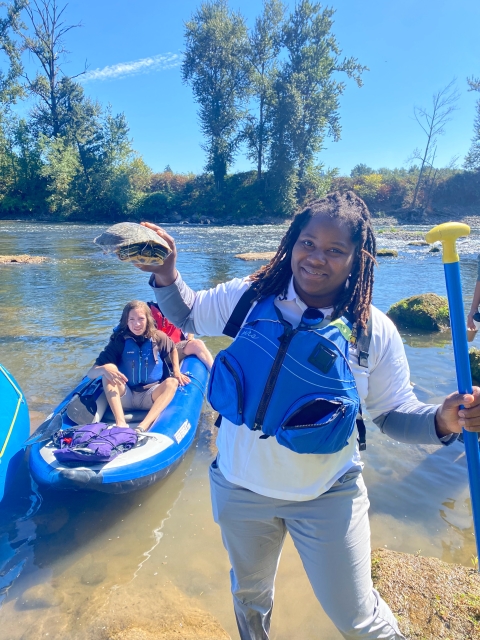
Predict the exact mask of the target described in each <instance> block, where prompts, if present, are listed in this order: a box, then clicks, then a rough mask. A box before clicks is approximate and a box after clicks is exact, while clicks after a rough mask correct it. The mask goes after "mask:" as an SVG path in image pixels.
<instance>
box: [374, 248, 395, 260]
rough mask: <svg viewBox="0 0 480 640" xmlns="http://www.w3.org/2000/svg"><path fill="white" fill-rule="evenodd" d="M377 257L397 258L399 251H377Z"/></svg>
mask: <svg viewBox="0 0 480 640" xmlns="http://www.w3.org/2000/svg"><path fill="white" fill-rule="evenodd" d="M377 256H381V257H383V258H385V257H387V258H397V257H398V251H396V250H395V249H377Z"/></svg>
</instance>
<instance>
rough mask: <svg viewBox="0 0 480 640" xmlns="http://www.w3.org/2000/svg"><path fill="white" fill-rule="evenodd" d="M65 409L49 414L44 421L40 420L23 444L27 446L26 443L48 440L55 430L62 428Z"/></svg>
mask: <svg viewBox="0 0 480 640" xmlns="http://www.w3.org/2000/svg"><path fill="white" fill-rule="evenodd" d="M65 409H66V407H65ZM65 409H62V411H60V412H59V413H56V414H55V415H53V416H52V415H50V416H49V417H48V418H47V419H46V420H44V422H42V424H41V425H40V426H39V427H37V429H36V430H35V431H34V433H32V435H31V436H30V437H29V438H28V439H27V440H25V443H24V444H25V446H27V447H28V445H30V444H35V443H36V442H43V441H45V440H50V438H51V437H52V436H53V434H54V433H55V431H58V430H59V429H61V428H62V424H63V420H62V416H63V414H64V413H65Z"/></svg>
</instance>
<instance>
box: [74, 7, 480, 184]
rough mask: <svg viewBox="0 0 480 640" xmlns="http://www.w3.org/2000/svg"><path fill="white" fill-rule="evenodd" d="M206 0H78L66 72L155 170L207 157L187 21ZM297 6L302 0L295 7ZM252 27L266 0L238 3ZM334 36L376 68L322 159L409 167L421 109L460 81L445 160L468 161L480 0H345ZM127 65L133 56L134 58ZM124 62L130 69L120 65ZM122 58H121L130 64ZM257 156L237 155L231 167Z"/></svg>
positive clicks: (190, 166) (350, 85)
mask: <svg viewBox="0 0 480 640" xmlns="http://www.w3.org/2000/svg"><path fill="white" fill-rule="evenodd" d="M199 4H200V2H197V1H193V0H179V1H177V2H171V1H168V2H167V1H166V0H156V1H154V0H143V2H132V0H71V1H70V2H69V5H68V8H67V10H66V14H65V16H66V19H67V21H68V22H70V23H77V22H81V23H82V25H83V26H82V28H80V29H74V30H73V31H71V32H70V33H69V34H68V36H67V41H66V44H67V48H68V49H69V50H70V52H71V53H70V54H69V56H68V66H67V67H66V69H67V71H68V72H69V73H72V74H73V73H75V72H76V71H78V70H81V69H82V68H83V65H84V63H85V61H87V63H88V66H89V78H87V81H86V82H85V85H84V87H85V90H86V92H87V94H88V95H89V96H90V97H92V98H94V99H98V100H99V101H100V102H101V103H102V104H104V105H106V104H107V103H110V104H111V106H112V110H113V112H114V113H117V112H120V111H123V112H124V113H125V115H126V118H127V121H128V123H129V125H130V131H131V136H132V138H133V143H134V147H135V149H136V150H137V151H138V152H139V153H140V154H141V155H142V156H143V158H144V160H145V161H146V162H147V164H148V165H149V166H150V167H151V168H152V169H153V170H154V171H161V170H162V169H163V168H164V167H165V165H167V164H170V166H171V167H172V169H173V170H174V171H179V172H189V171H192V172H195V173H197V172H200V171H202V168H203V165H204V162H205V157H204V152H203V151H202V149H201V143H202V137H201V134H200V131H199V127H198V120H197V105H196V104H195V102H194V100H193V96H192V92H191V90H190V88H189V87H188V86H186V85H184V84H183V83H182V80H181V73H180V62H181V52H182V48H183V46H184V42H183V32H184V22H185V21H186V20H188V19H189V18H190V16H191V15H192V13H193V12H194V10H195V8H196V7H197V6H198V5H199ZM286 4H287V5H288V6H289V7H293V6H294V2H293V1H292V2H287V3H286ZM230 6H231V7H232V8H233V9H240V10H241V11H242V13H243V14H244V15H245V16H246V18H247V20H248V23H249V25H252V24H253V21H254V18H255V16H256V15H257V14H258V13H259V12H260V11H261V6H262V3H261V2H260V0H256V1H253V0H242V2H241V3H240V2H238V1H235V0H231V1H230ZM328 6H333V7H334V8H335V9H336V14H335V24H334V26H333V32H334V34H335V35H336V37H337V40H338V43H339V45H340V47H341V48H342V51H343V55H345V56H355V57H356V58H358V60H359V62H360V63H362V64H364V65H366V66H368V67H369V68H370V71H369V72H366V73H365V74H364V86H363V87H362V88H361V89H358V88H357V86H356V85H355V83H354V82H353V81H348V82H347V89H346V91H345V93H344V95H343V97H342V98H341V108H340V116H341V124H342V140H341V141H340V142H336V143H335V142H333V141H331V140H329V139H327V140H326V149H325V150H324V151H322V153H321V154H320V156H319V161H320V162H322V163H323V164H324V165H325V166H327V167H338V168H339V169H340V170H341V172H342V173H343V174H348V173H349V172H350V170H351V169H352V167H353V166H354V165H355V164H357V163H360V162H364V163H366V164H368V165H369V166H372V167H374V168H379V167H382V166H384V167H385V166H386V167H391V168H393V167H395V166H405V165H406V161H407V159H408V157H409V156H410V154H411V152H412V151H413V149H414V148H415V147H417V146H421V145H422V144H423V137H422V136H423V134H422V132H421V130H420V128H419V126H418V124H416V123H415V121H414V119H413V107H414V105H417V106H425V107H429V105H430V104H431V99H432V95H433V93H434V92H436V91H438V90H439V89H441V88H443V87H444V86H445V85H446V84H448V83H449V82H450V81H451V80H452V79H453V78H454V77H456V78H457V84H458V89H459V91H460V93H461V98H460V101H459V103H458V107H459V109H458V111H456V112H455V114H454V116H453V120H452V121H451V122H449V123H448V124H447V127H446V134H445V135H444V136H443V137H442V138H441V139H440V141H439V145H438V164H439V165H440V166H444V165H447V164H448V163H449V162H450V160H451V158H452V157H453V156H456V155H458V156H460V163H461V162H462V161H463V158H464V156H465V154H466V152H467V151H468V148H469V146H470V140H471V137H472V134H473V119H474V116H475V102H476V100H477V99H478V98H479V97H480V95H479V94H478V93H474V92H468V91H467V89H468V87H467V82H466V78H467V77H470V76H477V77H478V76H480V46H479V40H480V2H479V1H478V0H455V1H452V0H450V1H446V0H423V2H419V1H418V0H402V1H401V2H397V1H395V0H363V2H360V0H338V1H337V2H335V3H333V4H329V5H328ZM126 63H129V64H126ZM119 65H121V66H119ZM122 65H123V66H122ZM249 168H251V164H250V163H249V161H248V160H246V159H245V158H244V157H242V156H239V157H238V159H237V161H236V163H235V166H234V170H247V169H249Z"/></svg>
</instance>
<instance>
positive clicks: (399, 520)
mask: <svg viewBox="0 0 480 640" xmlns="http://www.w3.org/2000/svg"><path fill="white" fill-rule="evenodd" d="M285 228H286V227H282V226H276V227H271V226H270V227H263V226H258V227H229V228H215V227H206V226H187V225H185V226H172V227H168V230H169V231H170V232H171V233H173V234H174V235H175V238H176V240H177V243H178V246H179V250H180V257H179V268H180V270H181V272H182V274H183V276H184V278H185V279H186V280H187V281H188V283H189V284H190V285H191V286H193V287H194V288H198V287H208V286H213V285H215V284H217V283H219V282H222V281H224V280H226V279H228V278H232V277H235V276H243V275H247V274H248V273H251V272H252V271H253V270H254V269H255V268H257V267H258V266H259V265H260V263H255V262H254V263H250V262H243V261H240V260H238V259H235V258H234V255H235V254H236V253H242V252H246V251H266V250H273V249H275V248H276V246H277V244H278V241H279V239H280V238H281V236H282V234H283V233H284V231H285ZM415 229H417V230H422V228H419V227H416V228H415ZM101 230H102V228H101V227H97V226H93V225H84V226H80V225H61V226H59V225H46V224H29V223H23V222H0V254H19V253H30V254H32V255H45V256H48V257H50V258H51V261H49V262H47V263H43V264H38V265H18V264H14V265H0V362H1V363H2V364H3V365H4V366H6V367H7V368H8V369H9V370H10V371H11V372H12V373H13V375H14V376H15V377H16V379H17V381H18V382H19V383H20V385H21V386H22V388H23V390H24V392H25V394H26V396H27V400H28V403H29V407H30V410H31V415H32V422H34V423H36V424H38V422H39V421H40V420H41V419H42V417H43V416H45V414H46V413H48V412H50V410H51V409H52V407H53V406H54V405H56V404H57V403H58V402H59V401H60V400H61V399H62V397H63V396H64V395H65V394H66V393H67V391H69V390H70V389H71V387H72V385H73V384H74V383H75V382H76V381H78V379H79V378H81V377H82V375H83V373H84V372H85V370H86V369H87V368H88V367H89V366H90V365H91V363H92V360H93V359H94V358H95V357H96V355H97V354H98V352H99V351H100V349H102V348H103V346H104V344H105V343H106V341H107V339H108V336H109V334H110V332H111V329H112V327H113V326H114V325H115V324H116V323H117V320H118V318H119V315H120V312H121V309H122V308H123V306H124V304H125V302H126V301H128V300H129V299H132V298H140V299H144V300H149V299H151V298H152V296H151V293H150V289H149V287H148V284H147V278H146V276H145V274H143V273H141V272H140V271H137V270H136V269H134V268H133V267H132V266H131V265H126V264H122V263H120V262H118V261H116V260H114V259H112V258H111V257H109V256H104V255H103V254H101V253H100V252H99V251H98V249H96V247H95V246H94V245H93V244H92V242H91V240H92V239H93V237H95V236H96V235H98V234H99V233H100V232H101ZM479 235H480V233H479V231H478V230H477V231H474V232H473V234H472V236H471V237H470V238H469V239H467V240H465V241H462V242H460V243H459V252H460V255H461V258H462V262H461V264H462V281H463V288H464V292H465V296H464V297H465V302H466V308H468V306H469V303H470V299H471V292H472V291H473V287H474V283H475V279H476V255H477V253H478V246H479V242H478V240H479ZM378 240H379V245H380V246H385V247H389V248H392V247H393V248H397V249H398V250H399V252H400V253H399V257H398V258H396V259H392V258H385V259H382V260H381V261H380V268H379V269H378V270H377V274H376V284H375V299H374V302H375V304H376V305H377V306H378V307H380V308H381V309H382V310H387V309H388V307H389V306H390V305H391V304H392V303H393V302H396V301H397V300H399V299H400V298H403V297H406V296H409V295H414V294H418V293H423V292H427V291H433V292H436V293H440V294H445V286H444V280H443V268H442V264H441V258H440V256H439V254H428V253H427V251H428V249H427V248H425V247H409V246H407V245H406V243H405V242H404V241H402V240H395V241H392V240H385V239H383V238H382V235H381V234H379V235H378ZM403 337H404V340H405V343H406V350H407V355H408V359H409V362H410V366H411V371H412V380H413V381H414V382H415V384H416V390H417V394H418V396H419V398H420V399H421V400H424V401H426V402H436V401H438V400H439V399H440V398H441V397H442V396H443V395H444V394H446V393H448V392H451V391H453V390H454V389H455V385H456V382H455V372H454V363H453V351H452V345H451V339H450V336H449V335H448V334H443V335H441V336H435V337H433V336H419V335H410V334H404V335H403ZM479 340H480V339H476V341H477V342H478V341H479ZM206 342H207V344H208V345H209V347H210V348H211V349H212V351H217V350H218V349H219V348H220V345H222V343H223V341H222V339H207V340H206ZM212 429H213V427H212V425H211V413H210V412H208V410H207V411H206V413H205V414H204V415H203V418H202V423H201V429H200V436H199V438H198V440H197V442H196V444H195V446H194V447H192V449H191V450H190V452H189V454H188V456H187V457H186V459H185V460H184V461H183V463H182V464H181V466H180V467H179V468H178V469H177V470H176V471H175V473H174V474H172V475H171V476H170V477H168V478H167V479H166V480H165V481H164V482H162V483H160V484H158V485H154V486H153V487H150V488H148V489H146V490H145V491H142V492H138V493H134V494H130V495H126V496H106V495H105V496H104V495H95V494H82V493H60V494H58V493H57V494H54V493H48V492H43V491H42V493H40V492H39V491H38V489H37V488H36V487H34V486H32V484H31V482H30V479H29V476H28V470H27V465H26V464H25V465H24V466H23V467H22V469H21V470H20V472H19V474H18V476H17V484H16V487H15V488H14V491H13V492H12V493H11V494H10V495H9V496H8V498H7V499H6V500H5V501H4V503H2V506H1V507H0V627H1V629H2V632H1V633H0V637H1V638H2V640H3V639H4V640H20V639H25V640H26V639H27V638H28V639H29V640H30V639H31V638H40V637H44V636H46V637H48V638H49V640H51V639H55V640H56V639H57V638H58V639H60V638H67V639H70V638H72V639H75V640H77V639H78V640H83V639H84V638H85V639H86V638H93V639H95V638H99V639H100V638H106V637H110V636H109V635H108V633H110V631H109V629H110V630H111V629H112V628H116V627H118V626H122V625H123V626H127V627H128V626H131V627H135V628H142V629H144V628H146V626H145V625H147V623H148V624H150V623H152V624H157V625H160V624H164V622H165V619H168V620H169V621H170V622H169V624H171V625H185V626H188V624H193V623H192V622H191V621H192V620H193V621H196V620H201V622H197V623H195V624H197V625H198V628H200V627H202V629H204V630H205V629H206V631H205V633H206V634H207V635H202V636H200V635H198V637H209V635H208V633H209V631H208V629H212V631H211V637H212V638H213V637H221V636H218V635H215V633H214V631H213V629H214V627H215V624H214V623H215V619H216V620H218V622H219V623H220V625H221V626H223V628H224V629H225V630H226V631H227V633H228V634H231V636H232V637H233V638H235V637H237V635H236V628H235V621H234V617H233V613H232V608H231V602H230V595H229V577H228V568H229V567H228V559H227V557H226V553H225V552H224V550H223V547H222V545H221V539H220V533H219V530H218V528H217V527H216V525H215V524H214V523H213V521H212V518H211V512H210V505H209V493H208V478H207V471H208V464H209V462H210V461H211V459H212V457H213V454H212V452H211V446H210V445H211V442H210V441H211V431H212ZM363 457H364V461H365V463H366V469H365V479H366V482H367V486H368V488H369V494H370V500H371V505H372V506H371V522H372V545H373V546H387V547H388V548H390V549H394V550H399V551H406V552H411V553H415V552H417V551H419V550H420V551H421V553H422V554H424V555H433V556H436V557H439V558H441V559H443V560H446V561H451V562H459V563H462V564H465V565H467V566H469V565H470V564H471V556H472V555H474V554H475V545H474V539H473V529H472V520H471V513H470V501H469V497H468V487H467V476H466V464H465V456H464V450H463V446H462V445H460V444H455V445H453V446H452V447H449V448H445V449H438V448H435V447H413V446H407V445H400V444H398V443H395V442H393V441H391V440H389V439H388V438H386V437H385V436H383V435H382V434H380V433H379V432H378V430H377V429H376V428H375V427H374V426H373V425H370V427H369V438H368V448H367V451H366V452H365V454H364V456H363ZM198 612H200V613H198ZM182 616H183V618H182ZM189 616H190V617H189ZM195 616H200V618H198V619H197V618H196V617H195ZM202 616H203V617H202ZM182 620H183V622H182ZM209 624H211V625H212V626H211V627H209V626H208V625H209ZM202 625H206V626H202ZM103 627H105V628H103ZM145 633H146V632H145ZM47 634H48V636H47ZM106 634H107V635H106ZM199 634H200V632H199ZM112 637H113V636H112ZM186 637H187V636H186ZM188 637H190V636H188ZM191 637H195V636H191ZM272 638H274V639H275V640H287V639H290V640H291V639H294V640H297V639H298V640H300V639H303V638H309V639H310V638H311V639H312V640H316V639H317V638H318V639H320V638H321V639H322V640H330V639H331V640H337V639H339V638H340V636H339V634H338V633H337V632H336V631H335V629H334V628H333V627H332V625H331V623H330V622H329V621H328V620H327V619H326V617H325V616H324V614H323V612H322V611H321V609H320V607H319V605H318V604H317V602H316V601H315V599H314V597H313V595H312V592H311V588H310V586H309V584H308V582H307V580H306V578H305V575H304V573H303V569H302V567H301V563H300V561H299V559H298V557H297V556H296V554H295V551H294V550H293V545H291V543H290V542H289V541H287V544H286V547H285V551H284V554H283V556H282V561H281V564H280V570H279V576H278V580H277V591H276V605H275V613H274V616H273V629H272Z"/></svg>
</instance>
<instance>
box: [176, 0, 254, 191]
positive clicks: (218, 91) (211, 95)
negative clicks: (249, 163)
mask: <svg viewBox="0 0 480 640" xmlns="http://www.w3.org/2000/svg"><path fill="white" fill-rule="evenodd" d="M185 40H186V49H185V56H184V60H183V65H182V75H183V80H184V82H188V83H190V84H191V86H192V89H193V93H194V96H195V100H196V101H197V102H198V103H199V105H200V114H199V116H200V127H201V130H202V133H203V135H204V136H205V138H206V143H205V144H204V146H203V148H204V149H205V151H206V152H207V164H206V170H207V171H212V172H213V175H214V180H215V186H216V188H217V189H221V188H222V185H223V181H224V178H225V176H226V173H227V170H228V167H229V166H230V165H231V163H232V162H233V159H234V157H235V152H236V150H237V148H238V145H239V142H240V136H239V124H240V121H241V119H242V117H243V107H244V104H245V101H246V90H247V84H248V65H247V64H246V60H245V57H246V51H247V29H246V26H245V21H244V19H243V17H242V16H241V15H240V14H239V13H234V12H232V11H230V10H229V9H228V6H227V2H226V0H212V1H211V2H205V3H203V4H202V5H201V7H200V9H198V10H197V12H196V13H195V14H194V15H193V16H192V19H191V20H190V21H189V22H187V23H186V25H185Z"/></svg>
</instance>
